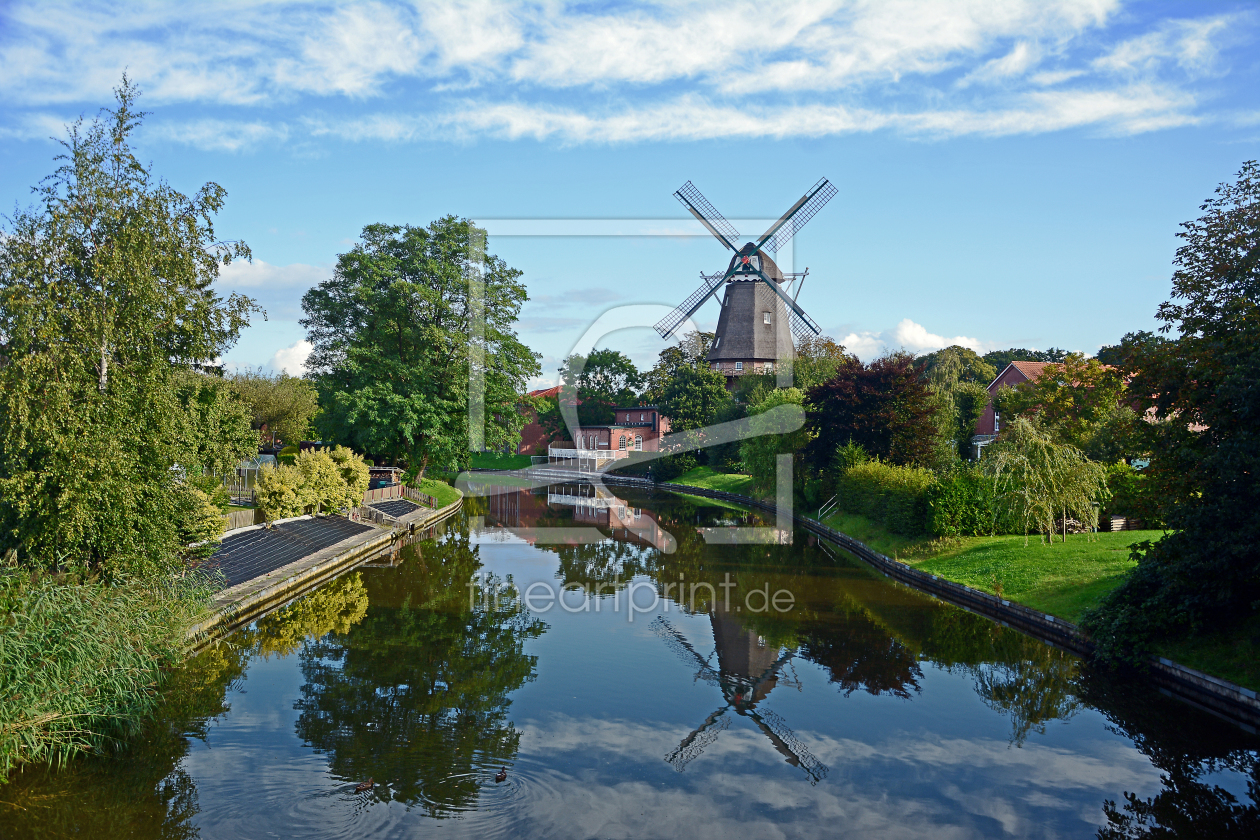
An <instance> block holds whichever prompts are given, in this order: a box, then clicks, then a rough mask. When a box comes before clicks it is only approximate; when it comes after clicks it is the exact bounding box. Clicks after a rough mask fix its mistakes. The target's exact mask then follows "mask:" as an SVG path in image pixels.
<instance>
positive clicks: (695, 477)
mask: <svg viewBox="0 0 1260 840" xmlns="http://www.w3.org/2000/svg"><path fill="white" fill-rule="evenodd" d="M671 483H672V484H690V485H691V486H692V487H704V488H705V489H708V490H720V491H722V492H723V493H742V494H744V495H745V496H751V495H753V492H752V476H748V475H739V474H738V473H720V472H718V471H717V470H715V469H713V468H712V467H696V468H695V469H694V470H691V471H689V472H685V473H683V474H682V475H680V476H678V478H675V479H674V480H673V481H672V482H671Z"/></svg>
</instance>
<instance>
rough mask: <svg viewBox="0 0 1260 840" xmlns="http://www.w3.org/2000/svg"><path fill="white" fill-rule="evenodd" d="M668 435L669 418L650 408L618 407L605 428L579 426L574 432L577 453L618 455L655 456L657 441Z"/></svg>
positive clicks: (647, 406)
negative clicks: (597, 451)
mask: <svg viewBox="0 0 1260 840" xmlns="http://www.w3.org/2000/svg"><path fill="white" fill-rule="evenodd" d="M667 434H669V418H668V417H662V416H661V413H660V409H659V408H658V407H657V406H654V405H640V406H618V407H617V408H614V409H613V422H612V424H610V425H608V426H583V427H582V428H580V429H575V430H574V438H576V440H575V441H574V443H576V444H577V448H578V449H609V450H616V451H619V452H656V451H657V449H659V448H660V439H661V437H662V436H663V435H667Z"/></svg>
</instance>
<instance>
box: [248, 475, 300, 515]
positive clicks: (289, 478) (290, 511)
mask: <svg viewBox="0 0 1260 840" xmlns="http://www.w3.org/2000/svg"><path fill="white" fill-rule="evenodd" d="M254 499H255V501H256V502H257V504H258V507H259V508H260V509H261V510H262V512H263V517H264V518H266V519H267V520H268V521H270V520H272V519H285V518H287V517H290V516H300V515H301V514H302V511H303V509H305V507H306V494H305V491H304V490H303V488H302V472H301V470H299V469H298V468H297V467H295V466H292V465H291V464H281V465H280V466H278V467H263V468H262V469H261V470H259V471H258V480H257V481H256V482H255V484H254Z"/></svg>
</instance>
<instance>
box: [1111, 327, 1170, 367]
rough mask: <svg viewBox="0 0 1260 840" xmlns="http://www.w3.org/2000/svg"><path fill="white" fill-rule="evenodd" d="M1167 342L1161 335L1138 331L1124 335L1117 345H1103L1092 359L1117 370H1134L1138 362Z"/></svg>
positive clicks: (1138, 365) (1138, 364)
mask: <svg viewBox="0 0 1260 840" xmlns="http://www.w3.org/2000/svg"><path fill="white" fill-rule="evenodd" d="M1167 342H1168V339H1166V338H1164V337H1163V336H1162V335H1155V333H1152V332H1147V331H1146V330H1138V331H1137V332H1131V333H1125V334H1124V337H1123V338H1121V339H1120V343H1119V344H1110V345H1104V346H1103V347H1101V348H1099V350H1098V353H1097V355H1096V356H1095V357H1094V358H1096V359H1098V361H1100V362H1102V363H1103V364H1104V365H1112V366H1113V367H1118V368H1127V369H1136V368H1138V367H1140V360H1141V359H1142V358H1143V357H1144V356H1147V355H1149V354H1151V353H1154V352H1156V351H1158V350H1159V349H1161V348H1162V347H1163V345H1165V344H1166V343H1167Z"/></svg>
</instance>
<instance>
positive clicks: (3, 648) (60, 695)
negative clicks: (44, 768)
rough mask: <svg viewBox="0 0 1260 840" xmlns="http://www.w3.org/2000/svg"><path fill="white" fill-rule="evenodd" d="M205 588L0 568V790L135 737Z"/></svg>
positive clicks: (199, 582)
mask: <svg viewBox="0 0 1260 840" xmlns="http://www.w3.org/2000/svg"><path fill="white" fill-rule="evenodd" d="M212 591H213V587H212V585H211V581H209V580H208V579H206V578H204V577H201V576H194V575H188V576H185V577H182V578H178V579H175V580H172V581H166V582H162V583H144V584H136V583H126V582H123V583H117V584H113V585H107V584H104V583H101V582H99V581H87V582H76V581H71V580H67V579H63V578H57V577H53V576H48V575H33V574H32V573H30V572H29V571H23V570H19V569H7V570H3V571H0V783H3V782H4V780H5V779H6V778H7V777H8V775H9V773H10V772H11V771H12V770H13V768H14V767H16V766H17V765H19V764H21V763H23V762H28V761H43V762H50V763H62V762H65V761H66V760H67V759H69V758H70V757H72V756H74V755H77V754H79V753H82V752H87V751H92V750H96V749H100V748H101V747H103V746H105V745H107V744H109V743H110V742H112V741H114V740H116V739H118V738H121V737H124V736H126V735H127V734H130V733H132V732H134V731H135V730H136V729H137V728H138V726H139V724H140V723H141V722H142V721H143V719H144V717H145V715H146V714H147V713H148V712H149V711H150V710H151V709H152V708H153V706H154V705H155V703H156V702H157V696H156V693H157V688H158V686H159V685H160V683H161V682H162V679H163V676H164V669H165V668H166V667H168V666H169V665H172V664H174V663H176V662H178V661H180V660H181V659H182V658H183V654H184V651H185V648H186V644H187V643H186V636H185V633H186V628H187V627H188V626H189V624H190V623H191V622H192V620H193V619H194V618H195V617H196V616H197V615H198V614H200V613H201V612H202V611H203V610H204V609H205V607H206V605H207V604H208V602H209V598H210V594H211V592H212Z"/></svg>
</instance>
